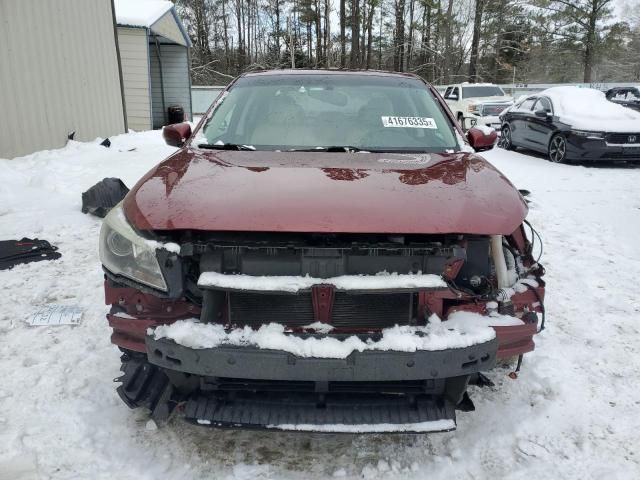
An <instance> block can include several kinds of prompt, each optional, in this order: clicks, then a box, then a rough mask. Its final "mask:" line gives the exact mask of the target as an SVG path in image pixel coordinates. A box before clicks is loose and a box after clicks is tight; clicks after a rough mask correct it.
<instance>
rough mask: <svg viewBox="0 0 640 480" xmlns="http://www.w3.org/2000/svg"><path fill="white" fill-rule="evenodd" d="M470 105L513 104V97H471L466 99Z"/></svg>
mask: <svg viewBox="0 0 640 480" xmlns="http://www.w3.org/2000/svg"><path fill="white" fill-rule="evenodd" d="M466 100H468V101H469V102H471V103H505V104H510V103H513V97H507V96H504V97H473V98H468V99H466Z"/></svg>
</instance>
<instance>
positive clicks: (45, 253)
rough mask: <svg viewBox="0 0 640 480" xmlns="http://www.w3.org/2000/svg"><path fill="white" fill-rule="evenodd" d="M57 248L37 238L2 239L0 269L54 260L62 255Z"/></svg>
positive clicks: (0, 243)
mask: <svg viewBox="0 0 640 480" xmlns="http://www.w3.org/2000/svg"><path fill="white" fill-rule="evenodd" d="M57 250H58V247H55V246H53V245H51V244H50V243H49V242H47V241H46V240H38V239H37V238H34V239H31V238H23V239H22V240H2V241H0V270H6V269H9V268H13V267H14V266H16V265H20V264H21V263H30V262H40V261H42V260H55V259H57V258H60V257H61V256H62V255H61V254H60V253H58V252H57Z"/></svg>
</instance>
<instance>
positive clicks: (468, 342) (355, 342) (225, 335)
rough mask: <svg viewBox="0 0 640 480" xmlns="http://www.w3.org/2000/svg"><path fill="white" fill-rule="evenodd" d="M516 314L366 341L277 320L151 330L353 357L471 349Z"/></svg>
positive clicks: (465, 316) (157, 334)
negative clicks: (301, 329)
mask: <svg viewBox="0 0 640 480" xmlns="http://www.w3.org/2000/svg"><path fill="white" fill-rule="evenodd" d="M521 324H522V322H521V321H520V320H519V319H517V318H515V317H507V316H503V315H497V314H496V315H495V316H483V315H480V314H478V313H472V312H463V311H460V312H454V313H452V314H451V315H449V318H448V320H447V321H444V322H438V321H434V322H431V323H429V324H428V325H426V326H419V327H414V326H408V325H403V326H398V325H396V326H394V327H391V328H385V329H384V330H382V337H381V338H380V339H379V340H377V341H373V340H367V341H365V340H362V339H360V338H359V337H357V336H355V335H353V336H350V337H347V338H346V339H344V340H341V339H338V338H335V337H322V338H316V337H309V338H302V337H299V336H296V335H288V334H287V333H286V332H285V327H284V326H283V325H280V324H277V323H270V324H268V325H262V326H261V327H260V328H259V329H258V330H253V329H251V328H250V327H244V328H237V329H234V330H230V331H225V329H224V326H222V325H220V324H211V323H199V322H198V320H195V319H194V320H179V321H177V322H175V323H173V324H171V325H161V326H159V327H156V328H155V329H148V330H147V334H148V335H153V337H154V338H155V339H156V340H158V339H161V338H168V339H171V340H173V341H174V342H176V343H178V344H180V345H183V346H185V347H188V348H194V349H203V348H215V347H218V346H221V345H232V346H245V347H246V346H250V347H258V348H261V349H268V350H280V351H284V352H288V353H292V354H294V355H296V356H298V357H307V358H309V357H313V358H347V357H348V356H349V355H350V354H351V353H353V352H354V351H358V352H363V351H365V350H379V351H397V352H415V351H418V350H427V351H438V350H447V349H450V348H466V347H470V346H472V345H477V344H480V343H484V342H488V341H490V340H493V338H495V335H496V334H495V330H494V329H493V328H491V326H492V325H496V326H504V325H521Z"/></svg>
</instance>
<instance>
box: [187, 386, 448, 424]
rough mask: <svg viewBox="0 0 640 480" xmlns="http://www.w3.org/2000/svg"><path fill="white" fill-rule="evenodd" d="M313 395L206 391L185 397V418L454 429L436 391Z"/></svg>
mask: <svg viewBox="0 0 640 480" xmlns="http://www.w3.org/2000/svg"><path fill="white" fill-rule="evenodd" d="M315 398H317V397H314V396H308V397H305V396H295V397H291V396H286V395H274V396H272V397H270V398H265V396H264V395H260V398H259V399H258V398H252V396H251V395H247V396H244V397H239V398H235V399H233V400H228V399H226V398H224V397H220V396H216V395H209V396H198V397H194V398H191V399H190V400H189V401H188V402H187V405H186V407H185V417H186V419H187V420H189V421H191V422H193V423H197V424H200V425H207V426H212V427H220V428H249V429H268V430H280V431H298V432H320V433H396V432H397V433H427V432H445V431H451V430H455V428H456V421H455V418H456V417H455V407H454V405H453V403H452V402H450V401H449V400H447V399H446V398H444V397H441V396H423V397H418V398H417V399H415V400H414V401H413V402H409V401H408V400H407V399H406V398H402V397H399V398H394V396H388V397H384V396H375V397H371V398H369V399H363V398H357V397H356V396H353V395H348V396H341V397H338V398H333V399H329V398H328V399H327V400H326V402H325V403H324V404H322V405H318V404H317V403H316V402H315V401H314V399H315Z"/></svg>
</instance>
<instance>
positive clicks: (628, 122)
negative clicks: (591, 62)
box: [540, 86, 640, 133]
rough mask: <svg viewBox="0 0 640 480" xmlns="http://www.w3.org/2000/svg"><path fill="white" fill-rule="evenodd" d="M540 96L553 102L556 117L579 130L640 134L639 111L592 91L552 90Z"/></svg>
mask: <svg viewBox="0 0 640 480" xmlns="http://www.w3.org/2000/svg"><path fill="white" fill-rule="evenodd" d="M540 95H543V96H547V97H549V99H550V100H551V102H552V103H553V109H554V115H555V116H557V117H558V118H559V119H560V121H561V122H563V123H566V124H567V125H570V126H571V127H572V128H575V129H578V130H592V131H598V132H602V131H606V132H634V133H635V132H639V131H640V112H636V111H635V110H632V109H630V108H626V107H623V106H622V105H617V104H615V103H613V102H610V101H609V100H607V98H606V96H605V94H604V93H602V92H601V91H599V90H595V89H593V88H580V87H569V86H566V87H552V88H548V89H547V90H544V91H542V92H541V93H540Z"/></svg>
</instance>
